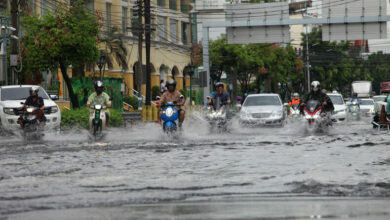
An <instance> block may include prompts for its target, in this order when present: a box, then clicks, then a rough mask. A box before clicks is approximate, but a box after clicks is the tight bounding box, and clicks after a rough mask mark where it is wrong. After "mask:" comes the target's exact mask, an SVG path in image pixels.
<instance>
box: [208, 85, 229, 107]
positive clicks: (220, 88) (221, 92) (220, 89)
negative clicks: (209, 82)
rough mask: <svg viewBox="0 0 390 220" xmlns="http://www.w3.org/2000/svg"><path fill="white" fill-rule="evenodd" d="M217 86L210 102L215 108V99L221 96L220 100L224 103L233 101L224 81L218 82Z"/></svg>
mask: <svg viewBox="0 0 390 220" xmlns="http://www.w3.org/2000/svg"><path fill="white" fill-rule="evenodd" d="M215 87H216V92H215V93H214V94H213V96H212V97H211V99H209V101H208V104H209V105H212V106H214V108H215V102H214V101H215V100H216V99H217V98H219V99H220V101H221V102H222V104H224V105H226V104H230V103H231V100H230V95H229V93H227V92H225V87H224V85H223V83H221V82H218V83H216V84H215Z"/></svg>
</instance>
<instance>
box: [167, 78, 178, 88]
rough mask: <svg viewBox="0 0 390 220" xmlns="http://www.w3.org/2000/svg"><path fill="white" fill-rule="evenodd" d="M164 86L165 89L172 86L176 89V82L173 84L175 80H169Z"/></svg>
mask: <svg viewBox="0 0 390 220" xmlns="http://www.w3.org/2000/svg"><path fill="white" fill-rule="evenodd" d="M165 86H166V87H167V88H169V86H173V88H175V89H176V82H175V80H173V79H170V80H168V82H167V84H166V85H165Z"/></svg>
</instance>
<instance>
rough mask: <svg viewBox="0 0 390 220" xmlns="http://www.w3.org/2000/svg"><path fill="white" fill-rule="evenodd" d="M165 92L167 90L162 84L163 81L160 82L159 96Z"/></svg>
mask: <svg viewBox="0 0 390 220" xmlns="http://www.w3.org/2000/svg"><path fill="white" fill-rule="evenodd" d="M166 90H167V88H166V87H165V83H164V80H163V79H162V80H160V93H161V95H162V94H163V93H164V92H165V91H166Z"/></svg>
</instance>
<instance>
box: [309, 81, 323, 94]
mask: <svg viewBox="0 0 390 220" xmlns="http://www.w3.org/2000/svg"><path fill="white" fill-rule="evenodd" d="M320 89H321V84H320V82H318V81H313V82H312V83H311V90H312V91H314V92H317V91H319V90H320Z"/></svg>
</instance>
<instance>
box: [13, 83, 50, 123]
mask: <svg viewBox="0 0 390 220" xmlns="http://www.w3.org/2000/svg"><path fill="white" fill-rule="evenodd" d="M38 92H39V87H38V86H33V87H31V88H30V96H29V97H28V98H27V99H26V101H25V102H24V104H23V105H22V106H21V107H19V110H22V109H25V108H26V106H33V107H36V108H39V109H38V110H37V111H36V112H35V113H34V114H36V116H37V119H38V120H39V121H40V126H41V128H42V127H43V126H44V125H45V121H46V117H45V114H44V112H43V110H44V109H45V103H44V102H43V98H42V97H40V96H38ZM18 123H19V124H20V127H21V128H24V122H23V120H22V116H20V117H19V119H18Z"/></svg>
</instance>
